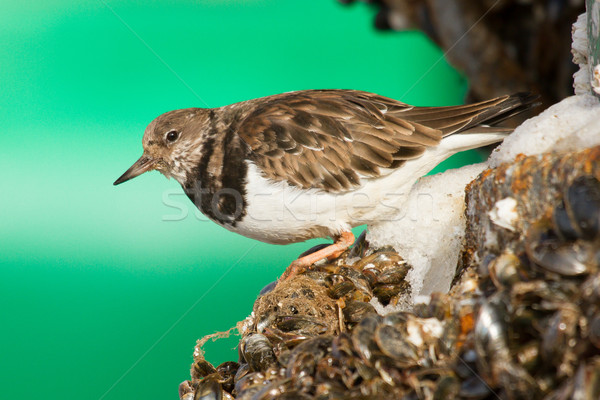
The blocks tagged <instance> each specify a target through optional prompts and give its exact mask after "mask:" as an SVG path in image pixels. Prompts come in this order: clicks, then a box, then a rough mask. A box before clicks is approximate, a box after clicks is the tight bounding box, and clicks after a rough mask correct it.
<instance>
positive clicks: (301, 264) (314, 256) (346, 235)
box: [279, 231, 354, 281]
mask: <svg viewBox="0 0 600 400" xmlns="http://www.w3.org/2000/svg"><path fill="white" fill-rule="evenodd" d="M352 243H354V235H353V234H352V232H350V231H345V232H342V233H341V234H340V235H339V236H338V237H337V238H335V241H334V242H333V244H332V245H330V246H327V247H325V248H324V249H321V250H318V251H315V252H314V253H311V254H308V255H306V256H304V257H300V258H299V259H297V260H295V261H294V262H292V263H291V264H290V266H289V267H287V268H286V270H285V271H284V272H283V274H282V275H281V278H279V280H280V281H286V280H288V279H290V278H291V277H293V276H295V275H298V274H299V273H301V272H302V271H304V270H305V269H307V268H308V267H310V266H311V265H313V264H314V263H316V262H317V261H319V260H322V259H324V258H327V259H328V260H333V259H335V258H337V257H339V256H340V255H341V254H342V253H343V252H344V251H346V250H347V249H348V247H350V246H351V245H352Z"/></svg>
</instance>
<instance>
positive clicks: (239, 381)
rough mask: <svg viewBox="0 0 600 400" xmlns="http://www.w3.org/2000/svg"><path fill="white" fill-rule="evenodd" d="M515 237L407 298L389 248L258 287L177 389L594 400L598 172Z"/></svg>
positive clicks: (261, 394)
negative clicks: (223, 340)
mask: <svg viewBox="0 0 600 400" xmlns="http://www.w3.org/2000/svg"><path fill="white" fill-rule="evenodd" d="M518 240H521V241H522V242H523V246H520V248H522V249H523V250H522V251H518V252H516V253H515V252H513V250H509V249H505V250H503V251H500V253H499V254H498V253H496V254H492V253H490V254H487V256H486V257H484V258H483V261H482V262H481V264H480V265H477V266H475V267H474V268H470V269H467V270H465V271H464V273H463V274H462V276H461V277H460V279H458V280H457V282H456V283H455V285H454V286H453V288H452V289H451V291H450V293H448V294H439V293H435V294H433V295H431V297H430V299H429V302H428V303H424V304H416V305H414V306H413V307H411V308H410V309H408V308H406V307H405V305H404V304H403V303H402V301H403V300H402V299H403V298H406V296H407V294H409V293H410V285H409V284H408V283H407V281H406V277H407V273H408V272H409V270H410V266H409V265H407V264H406V263H405V262H404V261H403V260H402V259H401V258H400V256H399V255H398V254H397V253H395V252H393V251H390V250H389V249H388V250H385V249H384V250H380V251H372V250H371V253H370V254H368V253H367V255H366V256H363V257H362V258H360V259H359V260H358V261H355V262H353V263H351V262H349V260H348V259H347V258H346V257H347V255H345V256H342V257H341V258H340V259H339V260H337V261H336V263H334V264H326V265H320V266H315V267H314V268H312V269H310V270H309V271H306V272H305V273H303V274H301V275H300V276H298V277H295V278H293V279H291V280H290V282H288V283H286V282H284V284H282V283H280V284H278V285H277V286H276V287H275V288H273V285H271V286H270V287H269V288H267V289H265V290H264V291H263V292H262V293H261V295H260V297H259V298H258V299H257V301H256V303H255V306H254V312H253V316H252V319H251V324H250V325H249V326H247V328H246V329H245V330H244V332H243V335H242V338H241V341H240V345H239V360H238V362H226V363H223V364H221V365H219V366H217V367H213V366H212V365H211V364H210V363H208V362H207V361H206V360H205V359H204V358H203V357H202V356H198V355H197V356H196V357H195V362H194V364H193V365H192V379H191V380H189V381H185V382H183V383H182V384H181V386H180V398H181V399H185V400H200V399H228V398H236V399H253V400H259V399H371V398H377V399H407V400H409V399H432V400H433V399H498V398H499V399H547V400H553V399H557V400H558V399H570V398H575V399H590V400H591V399H600V268H599V265H600V182H598V181H597V180H596V179H595V178H593V177H589V176H586V177H582V178H578V179H575V180H574V181H573V183H572V184H571V185H570V186H569V188H568V190H567V191H565V193H564V194H563V196H562V199H560V201H559V202H558V203H557V204H555V205H553V206H550V207H548V212H547V213H546V214H545V215H544V216H542V217H541V218H539V220H538V221H536V222H535V223H533V224H531V228H530V229H529V230H528V231H527V232H524V233H523V234H522V235H521V237H520V238H518ZM403 296H404V297H403ZM386 305H388V307H386V308H384V306H386ZM394 307H395V309H396V310H395V311H391V310H393V309H394ZM398 309H400V310H401V311H398ZM380 314H385V315H380ZM197 354H199V353H198V352H197Z"/></svg>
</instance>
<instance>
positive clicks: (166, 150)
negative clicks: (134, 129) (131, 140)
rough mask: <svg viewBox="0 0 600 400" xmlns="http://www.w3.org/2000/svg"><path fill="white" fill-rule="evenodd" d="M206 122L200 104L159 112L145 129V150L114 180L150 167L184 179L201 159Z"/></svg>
mask: <svg viewBox="0 0 600 400" xmlns="http://www.w3.org/2000/svg"><path fill="white" fill-rule="evenodd" d="M208 126H209V124H208V113H207V110H206V109H202V108H186V109H182V110H175V111H169V112H167V113H164V114H162V115H160V116H158V117H157V118H156V119H155V120H154V121H152V122H151V123H150V125H148V127H147V128H146V131H145V132H144V138H143V139H142V145H143V147H144V154H142V156H141V157H140V158H139V160H137V161H136V162H135V163H134V164H133V165H132V166H131V167H130V168H129V169H128V170H127V171H125V173H124V174H123V175H121V176H120V177H119V179H117V180H116V181H115V182H114V184H115V185H118V184H120V183H123V182H125V181H128V180H130V179H133V178H135V177H136V176H139V175H141V174H143V173H144V172H148V171H152V170H157V171H159V172H160V173H162V174H163V175H165V176H166V177H168V178H170V177H173V178H175V179H177V181H179V182H180V183H183V182H184V181H185V180H186V177H187V175H188V174H189V173H191V171H192V170H193V168H194V167H195V166H197V165H198V162H199V161H200V147H201V143H202V138H203V136H204V132H206V129H207V127H208Z"/></svg>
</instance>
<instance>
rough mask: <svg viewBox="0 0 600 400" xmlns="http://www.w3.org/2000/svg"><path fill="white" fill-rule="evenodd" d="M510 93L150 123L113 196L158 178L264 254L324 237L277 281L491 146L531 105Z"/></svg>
mask: <svg viewBox="0 0 600 400" xmlns="http://www.w3.org/2000/svg"><path fill="white" fill-rule="evenodd" d="M536 99H537V96H535V95H533V94H530V93H516V94H512V95H505V96H501V97H497V98H493V99H490V100H486V101H482V102H478V103H474V104H467V105H457V106H443V107H421V106H412V105H409V104H406V103H402V102H400V101H398V100H394V99H391V98H388V97H384V96H381V95H378V94H374V93H369V92H364V91H358V90H345V89H324V90H300V91H294V92H288V93H282V94H276V95H271V96H267V97H262V98H257V99H252V100H247V101H242V102H239V103H234V104H231V105H227V106H223V107H219V108H185V109H179V110H174V111H169V112H166V113H164V114H162V115H159V116H158V117H156V118H155V119H154V120H153V121H152V122H151V123H150V124H149V125H148V126H147V128H146V130H145V132H144V136H143V139H142V146H143V154H142V156H141V157H140V158H139V159H138V160H137V161H136V162H135V163H134V164H133V165H132V166H131V167H130V168H129V169H127V171H126V172H125V173H124V174H123V175H121V176H120V177H119V178H118V179H117V180H116V181H115V182H114V185H119V184H121V183H123V182H125V181H128V180H130V179H132V178H135V177H137V176H139V175H141V174H143V173H145V172H148V171H151V170H157V171H159V172H160V173H162V174H163V175H164V176H166V177H167V178H174V179H175V180H177V181H178V182H179V183H180V184H181V186H182V188H183V190H184V192H185V193H186V195H187V196H188V197H189V199H190V200H191V201H192V202H193V203H194V204H195V205H196V207H197V208H198V209H199V210H200V211H201V212H202V213H203V214H205V215H206V216H207V217H208V218H209V219H211V220H213V221H214V222H216V223H217V224H219V225H221V226H222V227H224V228H226V229H228V230H230V231H232V232H236V233H238V234H241V235H244V236H246V237H249V238H252V239H256V240H259V241H262V242H266V243H272V244H288V243H295V242H302V241H305V240H308V239H312V238H326V237H331V238H332V239H333V244H331V245H329V246H327V247H325V248H322V249H320V250H318V251H316V252H313V253H311V254H308V255H305V256H302V257H300V258H298V259H297V260H295V261H293V262H292V263H291V264H290V266H289V267H288V268H287V269H286V271H285V272H284V275H282V276H285V277H286V279H288V278H290V277H292V276H294V275H296V274H298V273H299V272H300V271H302V270H304V269H306V268H309V267H310V266H311V265H313V264H314V263H316V262H317V261H320V260H322V259H325V258H327V259H330V260H331V259H334V258H336V257H338V256H340V255H341V254H342V253H343V252H344V251H346V250H347V249H348V248H349V247H350V246H351V245H352V243H353V242H354V235H353V234H352V231H351V229H352V228H353V227H355V226H359V225H363V224H367V226H369V225H370V224H373V223H377V222H379V221H384V220H386V219H387V218H390V217H391V216H393V215H394V214H395V213H398V211H399V207H401V204H400V205H399V204H398V198H399V195H402V194H407V193H408V192H409V191H410V188H411V187H412V186H413V185H414V184H415V183H416V181H417V180H418V179H419V178H420V177H421V176H423V175H425V174H427V173H428V172H429V171H431V170H432V169H433V168H434V167H435V166H436V165H438V164H439V163H440V162H442V161H443V160H445V159H446V158H448V157H449V156H451V155H453V154H455V153H458V152H461V151H464V150H469V149H474V148H479V147H482V146H487V145H490V144H493V143H497V142H500V141H502V140H503V139H504V138H505V137H506V136H507V135H508V134H510V132H511V131H512V129H507V128H502V127H498V126H496V125H497V124H498V123H500V122H502V121H503V120H505V119H506V118H510V117H512V116H513V115H515V114H518V113H520V112H522V111H525V110H527V109H529V108H531V107H532V106H534V105H535V101H536Z"/></svg>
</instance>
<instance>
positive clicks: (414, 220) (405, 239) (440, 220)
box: [367, 163, 487, 304]
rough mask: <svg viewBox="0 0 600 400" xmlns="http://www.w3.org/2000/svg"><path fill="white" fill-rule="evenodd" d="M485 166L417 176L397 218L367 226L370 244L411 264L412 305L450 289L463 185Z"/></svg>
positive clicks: (461, 226)
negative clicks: (388, 248)
mask: <svg viewBox="0 0 600 400" xmlns="http://www.w3.org/2000/svg"><path fill="white" fill-rule="evenodd" d="M486 167H487V165H486V164H484V163H482V164H475V165H469V166H466V167H463V168H460V169H455V170H451V171H446V172H444V173H441V174H437V175H433V176H426V177H423V178H421V179H420V180H419V182H418V183H417V184H416V185H415V186H414V187H413V188H412V190H411V192H410V193H409V195H408V199H407V200H406V203H404V204H403V205H402V212H403V215H402V217H399V218H394V219H393V221H387V222H380V223H378V224H376V225H372V226H370V227H369V233H368V236H367V239H368V240H369V242H370V243H371V244H372V245H373V246H375V247H378V246H387V245H391V246H393V247H394V249H395V250H396V251H397V252H398V253H399V254H400V255H401V256H402V257H403V258H404V259H405V260H406V261H407V262H408V263H409V264H410V265H411V266H412V269H411V270H410V272H409V273H408V275H407V277H406V279H407V280H408V282H409V283H410V285H411V289H412V293H411V297H412V299H411V300H412V303H413V304H414V302H415V299H417V298H422V297H421V296H426V295H429V294H431V293H433V292H443V293H445V292H447V291H448V290H449V288H450V284H451V282H452V279H453V278H454V273H455V270H456V265H457V262H458V256H459V253H460V249H461V246H462V241H463V237H464V229H465V217H464V200H465V186H466V185H467V184H468V183H469V182H471V181H472V180H473V179H475V178H476V177H477V175H479V174H480V173H481V171H483V170H484V169H485V168H486Z"/></svg>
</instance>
